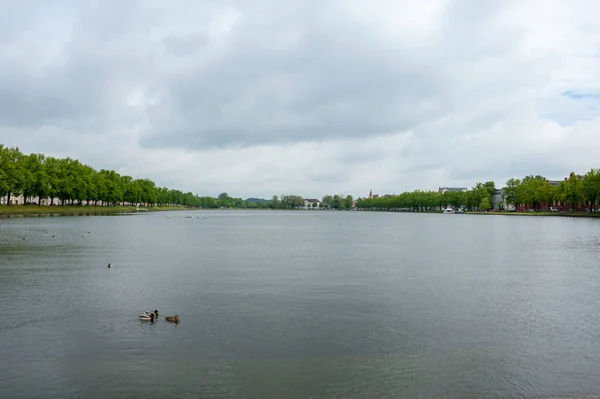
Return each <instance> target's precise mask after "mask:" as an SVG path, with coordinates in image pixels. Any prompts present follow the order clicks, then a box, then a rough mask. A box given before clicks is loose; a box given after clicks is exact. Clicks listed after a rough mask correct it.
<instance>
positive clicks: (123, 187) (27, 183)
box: [0, 144, 243, 208]
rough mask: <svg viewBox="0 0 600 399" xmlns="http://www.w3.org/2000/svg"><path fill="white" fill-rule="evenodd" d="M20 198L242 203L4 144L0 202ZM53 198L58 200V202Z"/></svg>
mask: <svg viewBox="0 0 600 399" xmlns="http://www.w3.org/2000/svg"><path fill="white" fill-rule="evenodd" d="M18 195H22V196H23V197H24V201H25V203H33V204H37V205H41V204H42V201H45V200H46V199H48V205H83V204H85V205H101V206H117V205H122V204H125V203H129V204H147V205H150V206H152V205H158V206H189V207H201V206H203V207H210V208H216V207H219V206H221V205H222V204H224V203H227V204H228V205H234V204H239V203H243V201H242V200H241V199H239V198H231V197H229V196H228V195H227V194H226V193H223V194H222V196H221V197H222V198H221V200H222V201H221V200H220V199H219V198H212V197H199V196H197V195H194V194H192V193H191V192H187V193H184V192H182V191H180V190H175V189H169V188H166V187H157V186H156V184H155V183H154V182H153V181H151V180H150V179H134V178H132V177H131V176H121V175H119V174H118V173H117V172H115V171H114V170H106V169H101V170H99V171H98V170H95V169H94V168H92V167H91V166H88V165H85V164H82V163H81V162H79V161H78V160H76V159H71V158H54V157H49V156H45V155H43V154H23V153H21V152H20V151H19V149H18V148H17V147H6V146H4V145H3V144H0V197H6V199H7V201H6V202H7V205H10V203H11V196H18ZM55 199H57V200H58V203H56V202H57V201H55Z"/></svg>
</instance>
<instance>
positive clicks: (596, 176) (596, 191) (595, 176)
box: [581, 169, 600, 209]
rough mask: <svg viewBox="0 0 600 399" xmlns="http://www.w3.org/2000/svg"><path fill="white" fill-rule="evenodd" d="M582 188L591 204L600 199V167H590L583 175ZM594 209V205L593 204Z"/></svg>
mask: <svg viewBox="0 0 600 399" xmlns="http://www.w3.org/2000/svg"><path fill="white" fill-rule="evenodd" d="M581 190H582V194H583V196H584V198H585V199H586V201H588V203H589V204H590V205H595V204H597V203H598V200H599V199H600V169H590V171H589V172H587V173H586V174H585V176H584V177H583V181H582V182H581ZM592 209H594V207H593V206H592Z"/></svg>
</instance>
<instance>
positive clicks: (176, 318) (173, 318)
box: [165, 315, 179, 323]
mask: <svg viewBox="0 0 600 399" xmlns="http://www.w3.org/2000/svg"><path fill="white" fill-rule="evenodd" d="M165 320H166V321H170V322H171V323H179V315H175V316H165Z"/></svg>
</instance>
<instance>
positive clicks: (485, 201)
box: [479, 197, 492, 211]
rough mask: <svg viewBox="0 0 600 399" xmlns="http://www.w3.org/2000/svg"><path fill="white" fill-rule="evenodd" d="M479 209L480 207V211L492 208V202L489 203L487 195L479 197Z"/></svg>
mask: <svg viewBox="0 0 600 399" xmlns="http://www.w3.org/2000/svg"><path fill="white" fill-rule="evenodd" d="M479 209H481V210H482V211H489V210H490V209H492V204H491V203H490V200H489V198H488V197H483V198H482V199H481V202H480V203H479Z"/></svg>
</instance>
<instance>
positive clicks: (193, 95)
mask: <svg viewBox="0 0 600 399" xmlns="http://www.w3.org/2000/svg"><path fill="white" fill-rule="evenodd" d="M599 16H600V2H598V1H594V0H589V1H586V0H566V1H561V0H514V1H513V0H502V1H494V0H486V1H482V0H454V1H452V0H419V1H413V0H411V1H404V0H389V1H384V0H381V1H378V0H370V1H369V2H366V1H363V0H343V1H342V0H340V1H337V0H331V1H322V0H315V1H303V0H296V1H281V0H253V1H226V0H218V1H217V0H207V1H201V0H189V1H183V0H182V1H150V0H144V1H142V0H140V1H134V0H127V1H121V0H120V1H112V0H98V1H84V0H73V1H68V0H62V1H61V0H57V1H47V0H39V1H33V0H32V1H28V0H20V1H6V2H3V3H2V13H0V143H3V144H5V145H8V146H18V147H19V148H20V149H21V151H23V152H25V153H30V152H40V153H44V154H46V155H52V156H56V157H67V156H69V157H72V158H76V159H79V160H80V161H82V162H83V163H86V164H88V165H91V166H93V167H95V168H96V169H101V168H105V169H114V170H116V171H117V172H119V173H121V174H127V175H130V176H133V177H140V178H146V177H147V178H150V179H152V180H153V181H155V182H156V183H157V184H158V185H160V186H167V187H169V188H177V189H181V190H184V191H192V192H194V193H196V194H199V195H211V196H216V195H218V194H219V193H220V192H222V191H226V192H228V193H229V194H230V195H232V196H235V197H243V198H246V197H250V196H258V197H271V196H272V195H273V194H277V195H280V194H299V195H302V196H304V197H305V198H308V197H317V198H321V196H323V195H324V194H328V193H331V194H333V193H340V194H352V195H354V196H355V197H358V196H366V195H367V194H368V192H369V189H372V190H373V192H374V193H379V194H386V193H400V192H403V191H412V190H414V189H417V188H420V189H433V190H437V188H438V186H463V185H464V186H467V187H471V186H473V185H474V184H475V183H476V182H477V181H487V180H494V181H495V182H496V185H497V186H501V185H503V183H504V182H505V181H506V180H507V179H508V178H510V177H523V176H525V175H528V174H540V175H544V176H546V177H548V178H550V179H562V178H563V177H564V176H567V175H568V174H569V172H570V171H572V170H573V171H575V172H579V173H584V172H586V171H587V170H589V169H590V168H600V155H599V154H600V130H599V128H600V118H599V115H600V110H599V107H600V23H598V17H599Z"/></svg>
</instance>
